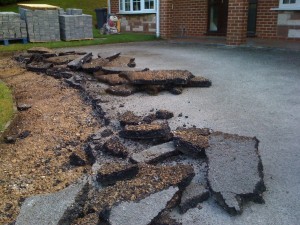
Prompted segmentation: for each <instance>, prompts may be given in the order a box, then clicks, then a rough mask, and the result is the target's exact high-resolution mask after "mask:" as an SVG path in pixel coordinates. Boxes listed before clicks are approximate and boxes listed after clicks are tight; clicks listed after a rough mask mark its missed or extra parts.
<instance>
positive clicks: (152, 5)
mask: <svg viewBox="0 0 300 225" xmlns="http://www.w3.org/2000/svg"><path fill="white" fill-rule="evenodd" d="M108 10H109V13H115V14H117V15H118V17H119V18H120V19H121V31H123V32H126V31H130V32H147V33H156V34H157V36H160V37H162V38H172V37H200V36H214V35H218V36H226V40H227V44H229V45H238V44H243V43H245V42H246V37H247V36H253V37H258V38H272V39H291V40H300V0H108Z"/></svg>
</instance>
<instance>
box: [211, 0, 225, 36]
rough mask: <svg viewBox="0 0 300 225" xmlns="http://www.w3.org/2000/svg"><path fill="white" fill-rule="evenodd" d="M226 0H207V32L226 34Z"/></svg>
mask: <svg viewBox="0 0 300 225" xmlns="http://www.w3.org/2000/svg"><path fill="white" fill-rule="evenodd" d="M227 17H228V0H208V29H207V31H208V34H210V35H213V34H215V35H226V33H227Z"/></svg>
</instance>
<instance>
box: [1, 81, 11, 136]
mask: <svg viewBox="0 0 300 225" xmlns="http://www.w3.org/2000/svg"><path fill="white" fill-rule="evenodd" d="M13 113H14V110H13V97H12V94H11V91H10V89H9V88H8V87H7V86H6V85H5V84H4V83H3V82H1V81H0V132H1V131H3V130H4V128H5V125H6V123H7V122H8V121H10V120H11V119H12V117H13Z"/></svg>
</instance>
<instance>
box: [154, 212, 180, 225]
mask: <svg viewBox="0 0 300 225" xmlns="http://www.w3.org/2000/svg"><path fill="white" fill-rule="evenodd" d="M150 225H182V223H180V222H178V221H176V220H175V219H173V218H171V217H170V215H169V213H167V212H166V213H165V212H162V213H161V214H160V215H159V216H158V217H156V218H155V219H154V220H153V221H152V222H151V224H150Z"/></svg>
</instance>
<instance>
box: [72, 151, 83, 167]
mask: <svg viewBox="0 0 300 225" xmlns="http://www.w3.org/2000/svg"><path fill="white" fill-rule="evenodd" d="M69 162H70V165H72V166H85V165H86V162H85V161H84V160H83V159H82V158H81V157H80V156H79V155H77V154H76V153H75V152H73V153H72V154H71V155H70V156H69Z"/></svg>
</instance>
